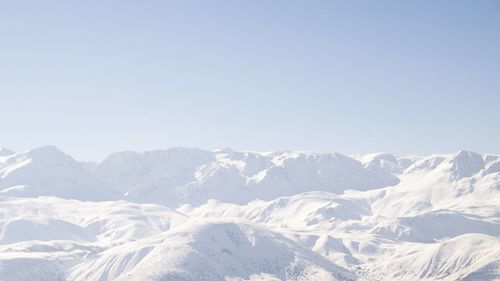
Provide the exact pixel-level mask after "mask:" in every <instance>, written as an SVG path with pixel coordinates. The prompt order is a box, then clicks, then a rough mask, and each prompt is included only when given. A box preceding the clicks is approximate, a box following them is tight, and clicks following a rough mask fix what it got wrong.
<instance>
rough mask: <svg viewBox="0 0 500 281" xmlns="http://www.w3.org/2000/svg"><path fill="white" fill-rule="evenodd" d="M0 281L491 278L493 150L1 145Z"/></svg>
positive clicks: (497, 210)
mask: <svg viewBox="0 0 500 281" xmlns="http://www.w3.org/2000/svg"><path fill="white" fill-rule="evenodd" d="M0 280H1V281H19V280H33V281H36V280H47V281H49V280H50V281H53V280H61V281H84V280H85V281H105V280H117V281H132V280H133V281H167V280H168V281H170V280H193V281H195V280H207V281H218V280H224V281H230V280H297V281H298V280H450V281H451V280H500V156H498V155H492V154H478V153H474V152H469V151H459V152H457V153H454V154H435V155H431V156H428V157H420V156H412V155H395V154H389V153H373V154H367V155H353V156H346V155H342V154H338V153H331V154H320V153H312V152H295V151H287V152H266V153H258V152H242V151H234V150H231V149H223V150H216V151H206V150H201V149H190V148H172V149H168V150H157V151H149V152H144V153H138V152H120V153H115V154H112V155H111V156H109V157H108V158H107V159H105V160H104V161H103V162H101V163H90V162H79V161H76V160H74V159H73V158H71V157H70V156H68V155H66V154H65V153H63V152H61V151H60V150H58V149H57V148H55V147H52V146H49V147H42V148H38V149H35V150H32V151H29V152H14V151H11V150H8V149H0Z"/></svg>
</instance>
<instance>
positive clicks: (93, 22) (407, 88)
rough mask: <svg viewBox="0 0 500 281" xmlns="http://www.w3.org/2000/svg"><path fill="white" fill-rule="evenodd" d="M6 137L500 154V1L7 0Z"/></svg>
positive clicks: (91, 146)
mask: <svg viewBox="0 0 500 281" xmlns="http://www.w3.org/2000/svg"><path fill="white" fill-rule="evenodd" d="M0 122H1V128H0V144H1V145H2V146H5V147H10V148H13V149H17V150H26V149H30V148H34V147H37V146H41V145H46V144H54V145H56V146H58V147H60V148H61V149H62V150H64V151H66V152H68V153H69V154H71V155H73V156H74V157H76V158H78V159H82V160H100V159H102V158H103V157H104V156H105V155H107V154H108V153H111V152H115V151H120V150H129V149H132V150H139V151H142V150H150V149H158V148H167V147H171V146H189V147H200V148H207V149H215V148H221V147H233V148H235V149H243V150H263V151H266V150H288V149H297V150H313V151H320V152H332V151H338V152H343V153H365V152H375V151H387V152H396V153H400V152H407V153H415V154H429V153H432V152H453V151H457V150H459V149H468V150H475V151H478V152H490V153H500V1H339V2H337V1H267V0H266V1H184V0H182V1H181V0H179V1H138V0H136V1H127V0H120V1H118V0H117V1H63V0H60V1H50V0H49V1H1V0H0Z"/></svg>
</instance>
